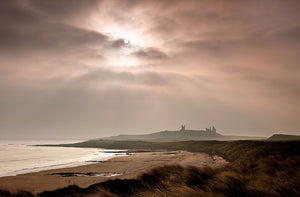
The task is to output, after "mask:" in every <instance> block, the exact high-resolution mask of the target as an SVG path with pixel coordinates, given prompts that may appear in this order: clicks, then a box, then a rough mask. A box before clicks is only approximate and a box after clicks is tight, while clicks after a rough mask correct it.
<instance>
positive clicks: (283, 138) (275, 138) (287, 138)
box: [268, 134, 300, 141]
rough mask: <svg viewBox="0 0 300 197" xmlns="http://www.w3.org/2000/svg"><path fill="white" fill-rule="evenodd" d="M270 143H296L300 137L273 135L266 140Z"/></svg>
mask: <svg viewBox="0 0 300 197" xmlns="http://www.w3.org/2000/svg"><path fill="white" fill-rule="evenodd" d="M268 140H270V141H297V140H300V135H285V134H274V135H272V136H271V137H269V138H268Z"/></svg>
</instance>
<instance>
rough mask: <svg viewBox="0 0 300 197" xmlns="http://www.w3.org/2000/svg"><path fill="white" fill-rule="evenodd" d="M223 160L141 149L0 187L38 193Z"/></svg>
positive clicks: (12, 179)
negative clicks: (158, 169)
mask: <svg viewBox="0 0 300 197" xmlns="http://www.w3.org/2000/svg"><path fill="white" fill-rule="evenodd" d="M226 163H227V162H226V161H225V160H224V159H223V158H221V157H218V156H213V157H211V156H209V155H207V154H205V153H191V152H187V151H164V152H142V153H135V154H134V155H130V156H120V157H115V158H112V159H109V160H107V161H104V162H95V163H92V164H88V165H83V166H77V167H70V168H61V169H54V170H46V171H40V172H34V173H28V174H20V175H17V176H9V177H1V178H0V189H5V190H9V191H12V192H14V191H18V190H27V191H31V192H33V193H39V192H42V191H47V190H55V189H58V188H63V187H66V186H68V185H73V184H75V185H78V186H80V187H88V186H90V185H92V184H95V183H98V182H102V181H106V180H108V179H115V178H119V179H125V178H135V177H137V176H139V175H140V174H142V173H144V172H147V171H148V170H150V169H152V168H155V167H158V166H163V165H173V164H178V165H181V166H197V167H204V166H210V167H221V166H223V165H225V164H226Z"/></svg>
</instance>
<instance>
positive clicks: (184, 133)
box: [101, 125, 264, 142]
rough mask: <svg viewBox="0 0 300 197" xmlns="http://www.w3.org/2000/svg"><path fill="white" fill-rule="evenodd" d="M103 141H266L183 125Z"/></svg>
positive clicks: (106, 138) (113, 137)
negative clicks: (175, 128)
mask: <svg viewBox="0 0 300 197" xmlns="http://www.w3.org/2000/svg"><path fill="white" fill-rule="evenodd" d="M101 139H102V140H118V141H120V140H141V141H155V142H176V141H188V140H252V139H264V138H260V137H246V136H225V135H221V134H219V133H217V131H216V129H215V128H214V127H212V128H211V127H210V128H207V129H205V130H186V129H185V125H182V128H181V130H175V131H167V130H166V131H160V132H155V133H150V134H144V135H117V136H111V137H105V138H101Z"/></svg>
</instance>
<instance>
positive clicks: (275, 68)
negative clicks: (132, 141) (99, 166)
mask: <svg viewBox="0 0 300 197" xmlns="http://www.w3.org/2000/svg"><path fill="white" fill-rule="evenodd" d="M299 10H300V1H296V0H295V1H293V0H289V1H279V0H264V1H260V0H259V1H258V0H245V1H239V0H231V1H218V0H185V1H182V0H163V1H158V0H76V1H75V0H74V1H71V0H13V1H11V0H0V138H94V137H103V136H111V135H117V134H142V133H150V132H154V131H161V130H172V129H173V130H174V129H179V128H180V125H181V124H185V125H186V128H187V129H204V128H205V127H209V126H212V125H214V126H215V127H216V129H217V131H218V132H219V133H221V134H225V135H248V136H270V135H272V134H273V133H287V134H300V64H299V61H300V36H299V35H300V12H299Z"/></svg>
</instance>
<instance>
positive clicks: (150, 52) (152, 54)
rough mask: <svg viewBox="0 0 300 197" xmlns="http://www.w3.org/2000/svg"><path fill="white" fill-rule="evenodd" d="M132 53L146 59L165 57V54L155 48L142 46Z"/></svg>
mask: <svg viewBox="0 0 300 197" xmlns="http://www.w3.org/2000/svg"><path fill="white" fill-rule="evenodd" d="M133 55H135V56H137V57H140V58H146V59H163V58H167V57H168V56H167V54H165V53H164V52H162V51H160V50H158V49H155V48H143V49H139V50H138V51H136V52H134V53H133Z"/></svg>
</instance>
